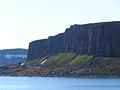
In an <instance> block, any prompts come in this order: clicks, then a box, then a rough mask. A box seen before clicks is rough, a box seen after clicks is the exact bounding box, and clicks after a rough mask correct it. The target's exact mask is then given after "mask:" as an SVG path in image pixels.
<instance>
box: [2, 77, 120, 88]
mask: <svg viewBox="0 0 120 90" xmlns="http://www.w3.org/2000/svg"><path fill="white" fill-rule="evenodd" d="M0 90H120V78H69V77H68V78H63V77H59V78H57V77H0Z"/></svg>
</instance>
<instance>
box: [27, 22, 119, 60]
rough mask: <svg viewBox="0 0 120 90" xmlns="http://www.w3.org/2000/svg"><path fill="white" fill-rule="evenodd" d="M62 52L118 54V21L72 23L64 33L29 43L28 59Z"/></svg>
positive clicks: (96, 54)
mask: <svg viewBox="0 0 120 90" xmlns="http://www.w3.org/2000/svg"><path fill="white" fill-rule="evenodd" d="M62 52H74V53H76V54H80V55H82V54H88V55H94V56H109V57H119V56H120V21H115V22H101V23H93V24H84V25H77V24H75V25H73V26H71V27H70V28H67V29H66V31H65V33H61V34H58V35H56V36H52V37H49V38H48V39H45V40H37V41H33V42H31V43H30V45H29V50H28V58H27V59H28V60H33V59H37V58H41V57H44V56H51V55H55V54H58V53H62Z"/></svg>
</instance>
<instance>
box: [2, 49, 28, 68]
mask: <svg viewBox="0 0 120 90" xmlns="http://www.w3.org/2000/svg"><path fill="white" fill-rule="evenodd" d="M26 59H27V49H4V50H0V66H2V65H6V64H16V63H20V62H26Z"/></svg>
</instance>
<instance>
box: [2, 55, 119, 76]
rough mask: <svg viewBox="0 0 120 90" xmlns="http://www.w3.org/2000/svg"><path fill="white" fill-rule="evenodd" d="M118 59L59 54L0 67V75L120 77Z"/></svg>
mask: <svg viewBox="0 0 120 90" xmlns="http://www.w3.org/2000/svg"><path fill="white" fill-rule="evenodd" d="M119 65H120V58H115V57H114V58H111V57H96V56H89V55H77V54H75V53H61V54H57V55H55V56H50V57H43V58H41V59H36V60H33V61H29V62H26V63H24V64H23V63H19V64H16V65H7V66H3V67H0V75H7V76H8V75H10V76H52V77H56V76H57V77H71V76H73V77H120V66H119Z"/></svg>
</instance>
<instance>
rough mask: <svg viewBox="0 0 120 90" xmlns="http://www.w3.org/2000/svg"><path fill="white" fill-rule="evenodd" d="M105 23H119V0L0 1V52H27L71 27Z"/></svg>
mask: <svg viewBox="0 0 120 90" xmlns="http://www.w3.org/2000/svg"><path fill="white" fill-rule="evenodd" d="M106 21H120V0H0V49H11V48H26V49H27V48H28V46H29V43H30V42H31V41H34V40H38V39H45V38H47V37H48V36H54V35H56V34H59V33H62V32H64V31H65V29H66V28H69V27H70V25H74V24H85V23H95V22H106Z"/></svg>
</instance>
